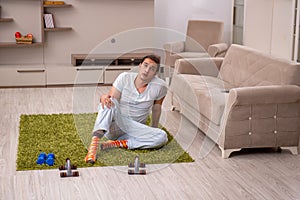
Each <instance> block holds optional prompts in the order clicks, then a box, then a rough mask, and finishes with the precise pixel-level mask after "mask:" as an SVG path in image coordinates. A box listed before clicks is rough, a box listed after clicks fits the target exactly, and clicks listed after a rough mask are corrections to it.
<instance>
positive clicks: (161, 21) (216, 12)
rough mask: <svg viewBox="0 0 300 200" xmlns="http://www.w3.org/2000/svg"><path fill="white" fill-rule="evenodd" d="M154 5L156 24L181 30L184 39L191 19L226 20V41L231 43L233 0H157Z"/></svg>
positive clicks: (170, 39)
mask: <svg viewBox="0 0 300 200" xmlns="http://www.w3.org/2000/svg"><path fill="white" fill-rule="evenodd" d="M154 6H155V8H154V11H155V26H158V27H162V28H168V29H170V30H174V31H178V32H181V33H182V34H183V35H182V37H183V38H182V39H184V34H185V33H186V27H187V21H188V20H189V19H204V20H218V21H223V22H224V29H225V30H224V42H227V43H228V44H230V43H231V32H232V7H233V1H232V0H155V3H154ZM171 35H172V34H171ZM165 40H166V41H168V42H170V41H172V40H174V38H172V36H170V35H169V36H165Z"/></svg>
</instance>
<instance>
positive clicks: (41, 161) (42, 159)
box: [36, 152, 47, 165]
mask: <svg viewBox="0 0 300 200" xmlns="http://www.w3.org/2000/svg"><path fill="white" fill-rule="evenodd" d="M46 159H47V154H45V153H44V152H41V153H40V154H39V156H38V159H37V160H36V164H39V165H42V164H44V163H45V162H46Z"/></svg>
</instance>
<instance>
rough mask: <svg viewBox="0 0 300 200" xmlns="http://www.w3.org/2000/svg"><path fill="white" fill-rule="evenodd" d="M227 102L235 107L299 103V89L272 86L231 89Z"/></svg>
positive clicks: (291, 86) (293, 86)
mask: <svg viewBox="0 0 300 200" xmlns="http://www.w3.org/2000/svg"><path fill="white" fill-rule="evenodd" d="M228 100H229V101H232V102H231V103H232V104H235V105H249V104H269V103H293V102H297V101H300V87H299V86H297V85H272V86H256V87H241V88H233V89H231V90H230V92H229V99H228ZM228 103H230V102H228Z"/></svg>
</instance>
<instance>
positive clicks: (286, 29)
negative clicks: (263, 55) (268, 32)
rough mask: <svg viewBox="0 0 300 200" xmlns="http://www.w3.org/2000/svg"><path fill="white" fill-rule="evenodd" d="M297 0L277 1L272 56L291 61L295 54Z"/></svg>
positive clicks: (274, 13)
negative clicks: (294, 34)
mask: <svg viewBox="0 0 300 200" xmlns="http://www.w3.org/2000/svg"><path fill="white" fill-rule="evenodd" d="M294 16H295V0H276V1H274V9H273V24H272V36H271V38H272V40H271V54H272V55H274V56H279V57H282V58H286V59H289V60H291V59H292V54H293V32H294V21H293V18H294Z"/></svg>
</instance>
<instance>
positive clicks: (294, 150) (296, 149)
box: [280, 146, 298, 155]
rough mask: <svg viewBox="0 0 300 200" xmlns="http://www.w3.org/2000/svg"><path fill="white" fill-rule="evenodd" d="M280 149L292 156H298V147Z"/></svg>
mask: <svg viewBox="0 0 300 200" xmlns="http://www.w3.org/2000/svg"><path fill="white" fill-rule="evenodd" d="M280 148H281V149H287V150H289V151H290V152H291V153H292V154H293V155H298V147H297V146H295V147H280Z"/></svg>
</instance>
